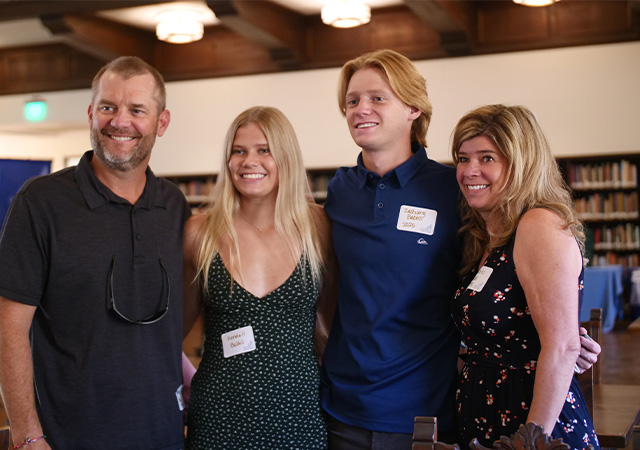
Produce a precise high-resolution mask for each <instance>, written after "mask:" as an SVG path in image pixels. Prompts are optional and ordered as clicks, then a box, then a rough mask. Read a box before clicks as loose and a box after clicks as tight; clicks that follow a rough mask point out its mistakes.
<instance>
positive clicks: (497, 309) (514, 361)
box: [451, 234, 599, 449]
mask: <svg viewBox="0 0 640 450" xmlns="http://www.w3.org/2000/svg"><path fill="white" fill-rule="evenodd" d="M514 241H515V234H514V236H512V237H511V239H510V241H509V242H508V243H507V245H505V246H504V247H501V248H497V249H494V250H493V251H492V252H491V253H490V254H489V257H488V258H487V261H486V263H485V267H483V268H482V271H483V272H488V271H490V270H491V269H492V270H493V271H492V272H491V273H490V275H489V276H488V278H486V275H485V276H484V277H483V275H480V276H478V277H477V278H476V275H477V274H478V272H479V271H478V269H477V268H474V269H473V270H471V271H470V272H469V273H468V274H466V275H465V276H464V277H463V279H462V282H461V287H460V288H459V289H458V291H457V292H456V294H455V296H454V299H453V301H452V305H451V311H452V316H453V319H454V322H455V323H456V326H457V327H458V329H459V330H460V332H461V333H462V338H463V342H464V343H465V345H466V346H467V348H468V353H467V360H466V364H465V366H464V368H463V369H462V373H461V374H460V380H459V386H458V390H457V393H456V401H457V429H458V440H457V442H458V443H460V444H461V445H462V446H463V448H465V447H466V446H467V445H468V444H469V442H470V441H471V439H473V438H474V437H477V438H478V440H479V441H480V443H481V444H483V445H484V446H487V447H491V446H492V443H493V442H494V441H496V440H498V439H500V436H502V435H504V436H510V435H511V434H513V433H515V432H516V431H517V429H518V427H519V426H520V424H521V423H524V422H525V421H526V419H527V415H528V412H529V406H530V404H531V400H532V398H533V383H534V380H535V373H536V363H537V359H538V355H539V353H540V340H539V337H538V333H537V331H536V328H535V326H534V324H533V320H532V318H531V314H530V312H529V307H528V305H527V299H526V298H525V296H524V291H523V290H522V286H521V285H520V282H519V281H518V276H517V273H516V270H515V266H514V263H513V244H514ZM487 268H489V269H487ZM474 278H476V283H478V281H479V280H481V279H486V284H484V286H478V285H476V286H474V285H473V284H475V283H472V281H473V280H474ZM582 280H583V274H582V273H581V274H580V280H579V283H576V289H579V296H580V301H582V285H583V284H582ZM577 281H578V280H577ZM470 284H472V287H474V288H475V289H476V290H473V289H470V288H469V285H470ZM481 284H482V283H480V285H481ZM545 431H546V432H547V433H548V432H549V431H548V430H545ZM552 437H554V438H562V440H563V441H564V442H565V443H567V444H569V445H570V446H571V447H572V448H578V449H582V448H585V447H586V446H587V445H588V444H591V445H593V446H594V448H596V449H597V448H599V444H598V438H597V437H596V434H595V431H594V428H593V422H592V420H591V417H590V416H589V411H588V410H587V405H586V403H585V401H584V398H583V396H582V392H581V391H580V387H579V385H578V381H577V380H576V378H575V377H574V378H573V379H572V381H571V386H570V388H569V392H568V393H567V397H566V402H565V404H564V407H563V409H562V412H561V413H560V417H559V418H558V421H557V423H556V425H555V428H554V429H553V433H552Z"/></svg>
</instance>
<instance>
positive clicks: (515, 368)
mask: <svg viewBox="0 0 640 450" xmlns="http://www.w3.org/2000/svg"><path fill="white" fill-rule="evenodd" d="M452 156H453V159H454V161H455V163H456V165H457V179H458V184H459V185H460V189H461V191H462V194H463V196H464V201H462V206H461V208H462V214H463V219H464V221H465V225H464V226H463V228H462V229H461V232H462V235H463V237H464V244H465V245H464V256H463V258H464V259H463V267H464V268H463V274H464V276H463V280H462V282H461V287H460V288H459V289H458V291H457V293H456V295H455V297H454V299H453V302H452V314H453V318H454V322H455V323H456V325H457V326H458V328H459V329H460V331H461V332H462V336H463V340H464V342H465V343H466V344H467V346H468V349H469V353H468V356H467V360H466V364H465V366H464V368H463V370H462V373H461V375H460V385H459V389H458V392H457V402H458V405H457V406H458V407H457V428H458V433H459V436H458V442H459V443H460V444H462V445H466V444H467V443H469V441H470V440H471V439H472V438H473V437H477V438H478V439H479V440H480V441H481V442H482V443H484V445H488V446H490V444H491V442H493V441H494V440H497V439H499V438H500V436H501V435H510V434H512V433H514V432H515V431H516V430H517V429H518V427H519V425H520V424H521V423H525V422H535V423H537V424H538V425H542V426H543V427H544V430H545V432H546V433H549V434H551V435H552V436H553V437H556V438H562V439H563V440H564V442H566V443H568V444H570V445H571V447H572V448H584V447H586V446H587V445H588V444H591V445H593V446H594V447H595V448H598V440H597V437H596V435H595V432H594V429H593V423H592V421H591V418H590V417H589V412H588V410H587V406H586V404H585V402H584V399H583V397H582V393H581V392H580V387H579V385H578V382H577V380H576V379H575V378H574V377H573V374H574V365H575V363H576V359H577V357H578V355H579V352H580V338H579V335H578V326H579V325H578V305H579V299H580V297H581V295H582V293H581V289H582V276H583V260H582V253H581V248H582V247H583V242H584V234H583V233H582V226H581V224H580V223H579V221H578V220H577V219H576V216H575V213H574V209H573V203H572V200H571V196H570V193H569V191H568V189H567V188H566V186H565V184H564V182H563V180H562V176H561V174H560V172H559V170H558V167H557V164H556V161H555V159H554V157H553V155H552V154H551V150H550V148H549V145H548V143H547V140H546V138H545V136H544V134H543V132H542V130H541V128H540V126H539V124H538V122H537V121H536V119H535V117H534V115H533V114H532V113H531V112H530V111H529V110H528V109H526V108H524V107H521V106H503V105H491V106H485V107H481V108H478V109H476V110H474V111H471V112H470V113H468V114H467V115H465V116H464V117H463V118H462V119H460V121H459V122H458V125H457V126H456V128H455V130H454V132H453V143H452Z"/></svg>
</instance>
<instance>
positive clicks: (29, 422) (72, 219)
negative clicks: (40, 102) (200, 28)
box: [0, 57, 190, 450]
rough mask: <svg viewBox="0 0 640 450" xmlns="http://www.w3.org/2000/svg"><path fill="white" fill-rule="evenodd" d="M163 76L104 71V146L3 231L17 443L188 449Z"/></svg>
mask: <svg viewBox="0 0 640 450" xmlns="http://www.w3.org/2000/svg"><path fill="white" fill-rule="evenodd" d="M165 102H166V91H165V87H164V81H163V79H162V76H161V75H160V74H159V73H158V72H157V71H156V70H155V69H154V68H153V67H151V66H149V65H148V64H147V63H145V62H144V61H142V60H140V59H139V58H135V57H122V58H118V59H116V60H114V61H112V62H111V63H109V64H107V65H106V66H105V67H103V68H102V69H101V70H100V71H99V72H98V74H97V75H96V76H95V78H94V81H93V84H92V102H91V105H90V106H89V111H88V113H89V122H90V126H91V143H92V147H93V151H89V152H87V153H85V154H84V156H83V157H82V159H81V161H80V163H79V164H78V166H76V167H72V168H67V169H64V170H61V171H59V172H56V173H54V174H51V175H46V176H43V177H39V178H35V179H31V180H30V181H28V182H27V183H25V185H24V186H23V187H22V188H21V190H20V192H18V194H17V195H16V196H15V198H14V200H13V202H12V204H11V207H10V209H9V212H8V214H7V218H6V221H5V224H4V227H3V230H2V236H1V238H0V389H1V392H2V396H3V399H4V404H5V407H6V409H7V414H8V416H9V420H10V423H11V432H12V438H13V443H14V445H15V446H20V445H21V444H22V445H25V446H26V447H28V448H29V449H30V450H36V449H47V448H52V449H89V448H90V449H109V450H115V449H132V448H137V449H149V450H152V449H153V450H159V449H163V450H177V449H181V448H182V446H183V423H182V413H181V409H182V404H181V385H182V372H181V343H182V240H183V229H184V222H185V220H186V219H187V217H188V216H189V214H190V210H189V207H188V205H187V203H186V201H185V199H184V196H183V195H182V193H181V192H180V191H179V190H178V189H177V188H176V187H174V186H173V185H172V184H171V183H169V182H167V181H165V180H161V179H158V178H156V177H155V176H154V175H153V173H152V172H151V170H150V169H149V168H148V163H149V158H150V156H151V150H152V148H153V145H154V143H155V139H156V136H162V135H163V134H164V132H165V130H166V129H167V126H168V125H169V120H170V114H169V111H168V110H166V109H165Z"/></svg>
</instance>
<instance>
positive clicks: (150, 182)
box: [74, 150, 167, 209]
mask: <svg viewBox="0 0 640 450" xmlns="http://www.w3.org/2000/svg"><path fill="white" fill-rule="evenodd" d="M93 156H94V155H93V150H89V151H87V152H85V154H84V155H82V158H81V159H80V162H79V163H78V165H77V166H76V167H75V170H74V175H75V179H76V183H77V184H78V188H79V189H80V192H82V195H83V196H84V199H85V201H86V202H87V205H88V206H89V208H91V209H96V208H98V207H100V206H103V205H105V204H107V203H124V204H129V202H127V201H126V200H125V199H123V198H122V197H119V196H117V195H116V194H114V193H113V191H111V189H109V188H108V187H107V186H105V185H104V184H103V183H102V182H101V181H100V180H99V179H98V177H96V174H95V173H94V171H93V167H92V166H91V160H92V159H93ZM145 173H146V176H147V181H146V183H145V185H144V190H143V191H142V195H141V196H140V198H139V199H138V201H137V202H136V205H138V206H140V207H142V208H146V209H151V207H152V206H157V207H160V208H165V209H166V207H167V205H166V200H165V199H163V198H162V195H159V194H158V190H159V180H158V178H156V176H155V175H154V174H153V172H152V171H151V169H150V168H149V167H147V170H146V171H145Z"/></svg>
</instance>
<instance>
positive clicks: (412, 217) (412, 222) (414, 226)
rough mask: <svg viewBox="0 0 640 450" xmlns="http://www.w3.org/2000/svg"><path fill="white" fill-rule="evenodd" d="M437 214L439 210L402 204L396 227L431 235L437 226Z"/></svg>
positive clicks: (401, 229)
mask: <svg viewBox="0 0 640 450" xmlns="http://www.w3.org/2000/svg"><path fill="white" fill-rule="evenodd" d="M437 215H438V211H436V210H434V209H426V208H419V207H417V206H409V205H402V206H401V207H400V214H399V215H398V225H397V226H396V228H398V230H400V231H411V232H413V233H422V234H428V235H429V236H431V235H432V234H433V231H434V230H435V228H436V216H437Z"/></svg>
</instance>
